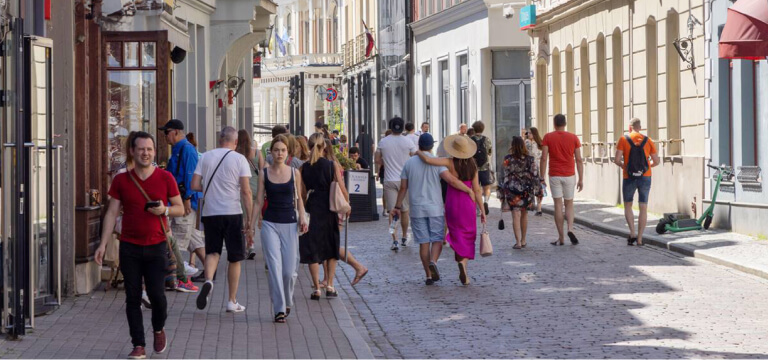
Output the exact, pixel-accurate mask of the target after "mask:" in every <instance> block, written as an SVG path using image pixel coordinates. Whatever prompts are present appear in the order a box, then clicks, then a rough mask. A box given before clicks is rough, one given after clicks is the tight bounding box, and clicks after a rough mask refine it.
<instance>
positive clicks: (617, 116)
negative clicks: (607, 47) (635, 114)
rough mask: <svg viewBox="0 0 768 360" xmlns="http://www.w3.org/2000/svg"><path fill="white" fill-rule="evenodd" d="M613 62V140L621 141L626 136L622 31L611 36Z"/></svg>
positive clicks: (614, 32)
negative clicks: (620, 138)
mask: <svg viewBox="0 0 768 360" xmlns="http://www.w3.org/2000/svg"><path fill="white" fill-rule="evenodd" d="M611 47H612V49H611V62H612V63H613V139H614V141H619V137H621V136H623V135H624V72H623V66H624V64H623V55H622V49H621V47H622V44H621V30H619V29H616V30H614V31H613V35H612V36H611Z"/></svg>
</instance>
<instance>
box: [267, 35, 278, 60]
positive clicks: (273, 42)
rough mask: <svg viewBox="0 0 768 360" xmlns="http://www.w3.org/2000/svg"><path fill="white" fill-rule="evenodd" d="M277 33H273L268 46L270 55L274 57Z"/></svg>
mask: <svg viewBox="0 0 768 360" xmlns="http://www.w3.org/2000/svg"><path fill="white" fill-rule="evenodd" d="M275 36H277V35H275V32H274V30H273V31H272V34H271V35H270V37H269V44H267V51H269V54H270V55H272V51H273V50H275V41H274V40H275Z"/></svg>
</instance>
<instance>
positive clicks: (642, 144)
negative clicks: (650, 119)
mask: <svg viewBox="0 0 768 360" xmlns="http://www.w3.org/2000/svg"><path fill="white" fill-rule="evenodd" d="M647 142H648V137H647V136H643V142H642V143H640V148H641V149H645V144H646V143H647Z"/></svg>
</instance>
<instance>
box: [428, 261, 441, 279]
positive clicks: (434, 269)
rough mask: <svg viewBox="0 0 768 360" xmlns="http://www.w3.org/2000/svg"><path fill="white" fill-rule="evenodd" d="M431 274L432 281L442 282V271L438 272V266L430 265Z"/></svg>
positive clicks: (431, 263)
mask: <svg viewBox="0 0 768 360" xmlns="http://www.w3.org/2000/svg"><path fill="white" fill-rule="evenodd" d="M429 272H430V273H431V275H432V280H434V281H438V280H440V271H438V270H437V264H435V263H433V262H430V263H429Z"/></svg>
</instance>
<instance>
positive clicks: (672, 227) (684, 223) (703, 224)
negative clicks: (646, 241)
mask: <svg viewBox="0 0 768 360" xmlns="http://www.w3.org/2000/svg"><path fill="white" fill-rule="evenodd" d="M707 167H710V168H712V169H715V170H717V172H718V173H717V183H716V184H715V191H714V193H713V194H712V203H711V204H710V205H709V207H707V209H706V210H704V213H703V214H701V217H699V218H698V219H683V220H679V219H677V217H676V216H674V215H667V216H666V217H663V218H662V219H661V220H659V224H658V225H656V232H657V233H659V234H663V233H665V232H667V231H669V232H673V233H678V232H683V231H692V230H701V229H704V230H707V229H709V225H711V224H712V214H714V211H715V202H716V201H717V193H718V191H719V190H720V182H722V181H723V178H726V179H730V177H731V175H733V168H732V167H730V166H726V165H721V166H720V167H716V166H712V165H707Z"/></svg>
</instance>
